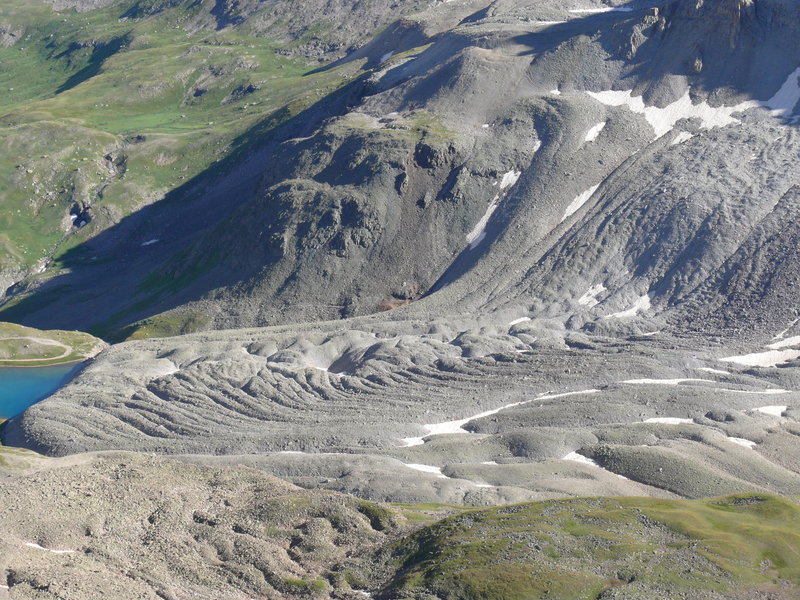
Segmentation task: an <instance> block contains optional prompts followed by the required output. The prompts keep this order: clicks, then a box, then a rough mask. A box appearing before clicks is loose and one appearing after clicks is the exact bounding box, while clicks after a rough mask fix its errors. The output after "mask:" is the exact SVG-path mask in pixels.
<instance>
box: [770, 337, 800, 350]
mask: <svg viewBox="0 0 800 600" xmlns="http://www.w3.org/2000/svg"><path fill="white" fill-rule="evenodd" d="M787 346H800V335H795V336H792V337H788V338H786V339H785V340H781V341H779V342H775V343H774V344H767V348H771V349H772V350H778V349H779V348H786V347H787Z"/></svg>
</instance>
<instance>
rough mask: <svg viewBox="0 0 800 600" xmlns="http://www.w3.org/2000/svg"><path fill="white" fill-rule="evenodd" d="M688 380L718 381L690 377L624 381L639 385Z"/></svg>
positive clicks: (677, 382) (673, 383)
mask: <svg viewBox="0 0 800 600" xmlns="http://www.w3.org/2000/svg"><path fill="white" fill-rule="evenodd" d="M687 381H702V382H703V383H716V382H715V381H713V380H711V379H692V378H690V377H687V378H684V379H627V380H625V381H623V382H622V383H633V384H637V385H679V384H681V383H686V382H687Z"/></svg>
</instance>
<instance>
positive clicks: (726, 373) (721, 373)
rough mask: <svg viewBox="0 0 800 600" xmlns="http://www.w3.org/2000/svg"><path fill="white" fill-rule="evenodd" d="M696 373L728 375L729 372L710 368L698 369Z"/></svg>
mask: <svg viewBox="0 0 800 600" xmlns="http://www.w3.org/2000/svg"><path fill="white" fill-rule="evenodd" d="M697 370H698V371H704V372H706V373H714V374H716V375H730V374H731V372H730V371H723V370H722V369H712V368H711V367H699V368H698V369H697Z"/></svg>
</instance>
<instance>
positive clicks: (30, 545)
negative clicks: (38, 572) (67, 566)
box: [25, 542, 77, 554]
mask: <svg viewBox="0 0 800 600" xmlns="http://www.w3.org/2000/svg"><path fill="white" fill-rule="evenodd" d="M25 545H26V546H27V547H28V548H36V549H37V550H44V551H45V552H50V553H52V554H75V553H76V552H77V550H50V548H45V547H44V546H40V545H39V544H34V543H32V542H28V543H26V544H25Z"/></svg>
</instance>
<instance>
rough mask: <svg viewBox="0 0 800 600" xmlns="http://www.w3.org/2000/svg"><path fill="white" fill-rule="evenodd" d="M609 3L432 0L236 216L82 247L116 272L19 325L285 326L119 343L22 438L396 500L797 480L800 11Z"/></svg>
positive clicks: (148, 329)
mask: <svg viewBox="0 0 800 600" xmlns="http://www.w3.org/2000/svg"><path fill="white" fill-rule="evenodd" d="M478 5H480V6H478ZM611 8H612V7H611V6H605V5H603V6H601V5H599V4H597V3H594V4H589V3H587V4H585V5H581V6H574V7H573V5H572V4H569V5H567V4H564V5H548V6H547V7H542V6H539V5H538V4H532V3H527V2H522V1H520V0H515V1H511V0H509V1H503V2H495V3H491V4H489V3H482V4H481V3H476V4H474V5H473V4H461V3H460V2H459V3H455V2H454V3H447V4H446V5H441V6H440V5H436V6H433V7H432V8H431V9H430V11H428V12H426V13H424V14H421V15H417V16H415V17H414V18H413V19H411V18H409V19H408V20H407V21H404V22H402V23H400V24H397V25H395V26H393V28H391V29H390V31H392V32H395V31H399V30H400V29H402V30H404V31H407V32H412V33H413V35H412V33H409V35H408V36H407V37H403V36H400V37H399V40H400V41H398V42H397V43H398V44H399V45H398V46H396V47H395V48H394V50H395V51H396V54H394V55H390V53H389V51H387V49H386V47H385V46H384V45H383V44H384V43H385V42H387V39H388V40H392V39H395V38H393V37H391V36H390V37H389V38H387V37H386V36H379V37H378V38H376V40H374V41H373V42H372V43H370V44H367V45H366V46H365V47H364V48H363V49H362V54H357V58H358V60H362V61H365V62H364V65H366V66H365V69H366V70H363V69H362V70H360V71H358V75H357V76H354V77H353V78H352V81H351V82H350V83H348V84H346V85H344V86H343V87H342V88H340V89H338V90H337V91H336V92H333V93H332V94H330V95H328V96H326V97H325V98H322V99H320V101H319V102H318V103H317V104H316V105H314V106H313V107H311V108H309V109H308V110H306V111H305V112H302V113H300V115H299V116H298V117H297V118H296V119H294V120H289V121H287V122H285V123H284V124H283V125H282V126H280V127H278V128H277V129H276V130H275V131H273V133H272V134H271V136H272V137H270V139H269V140H268V141H265V144H264V145H263V146H260V148H262V152H263V153H259V154H256V155H254V156H253V157H252V158H251V161H250V162H247V163H243V164H242V165H238V166H237V165H234V166H232V167H231V170H230V171H229V172H228V173H229V178H227V179H226V178H225V177H224V176H223V177H221V178H220V179H219V180H218V183H217V185H218V186H219V187H217V188H215V189H216V190H218V191H220V190H222V191H224V192H225V193H227V194H231V195H234V196H235V200H234V201H233V203H234V204H235V205H231V206H229V207H228V208H229V210H226V211H219V212H218V213H214V214H212V215H209V216H208V217H207V218H205V215H207V213H206V212H202V211H201V214H202V215H203V216H204V218H203V220H202V227H194V223H195V221H194V220H193V219H194V218H195V217H196V214H197V213H193V212H192V211H191V210H189V209H190V208H191V207H194V208H197V207H198V206H200V207H204V206H205V207H207V206H209V204H204V202H206V201H208V202H210V200H209V198H211V197H213V196H203V198H205V199H206V200H202V199H200V200H191V199H184V200H183V201H184V202H185V204H183V205H181V206H177V205H175V206H172V207H169V206H165V205H162V206H159V207H156V208H154V209H153V212H151V213H149V214H147V213H145V215H144V216H143V215H141V214H140V215H139V217H138V218H140V219H145V218H146V217H147V216H149V217H152V219H153V222H154V223H156V226H157V227H158V228H159V229H158V234H157V235H156V234H154V233H153V232H152V231H147V232H145V230H144V229H137V227H139V226H141V227H144V224H146V223H147V221H146V220H140V221H136V218H134V220H133V221H130V222H129V223H131V225H128V227H130V229H126V225H125V224H124V223H123V224H122V225H121V226H120V227H119V228H118V229H116V230H113V231H111V232H109V234H108V235H106V236H102V235H101V236H98V237H97V238H95V239H93V240H92V241H91V242H89V243H87V245H86V247H85V249H86V250H87V251H88V250H91V251H93V252H94V251H96V252H97V253H98V254H97V255H98V256H101V255H102V254H101V251H102V250H104V249H105V248H115V249H114V250H113V251H109V253H108V255H107V260H108V261H109V262H107V263H105V264H97V265H93V264H92V263H91V261H75V263H74V264H73V272H72V273H69V274H64V275H62V276H59V277H56V278H54V279H52V280H51V281H50V282H48V283H47V284H46V285H44V286H42V287H41V288H39V289H38V290H33V293H32V294H31V296H30V297H28V298H18V303H17V304H16V305H15V306H11V307H9V308H8V309H7V310H6V311H5V314H10V315H16V316H18V317H19V318H21V319H23V317H24V319H23V320H25V321H26V322H28V321H30V322H34V323H43V324H44V323H51V322H60V321H63V320H67V321H74V320H76V319H78V318H81V317H82V316H83V315H86V314H89V315H90V318H91V319H92V320H94V321H95V322H98V321H99V322H102V323H103V325H104V326H105V327H106V328H107V329H106V330H107V331H109V330H113V329H114V328H115V327H119V326H120V325H122V326H126V325H130V323H131V322H132V321H133V322H134V323H133V326H132V327H130V328H126V329H123V334H124V335H128V334H131V335H132V336H133V337H144V336H150V337H156V336H158V335H165V334H170V333H174V334H177V333H180V334H184V333H187V332H189V331H191V330H197V329H214V328H223V327H231V328H242V327H245V326H264V325H270V326H271V327H269V328H264V327H253V328H250V329H234V330H228V331H216V330H215V331H207V332H202V333H195V334H192V335H183V336H180V337H174V338H165V339H151V340H143V341H131V342H128V343H125V344H119V345H116V346H113V347H111V348H110V349H109V350H107V351H106V352H104V353H103V354H102V355H101V356H99V357H98V358H97V359H96V360H95V361H94V362H93V363H92V364H91V365H89V366H88V367H87V368H86V369H85V370H84V371H83V372H82V373H81V375H80V376H79V377H78V378H77V379H76V380H75V381H74V382H73V383H71V384H70V385H69V386H67V387H65V388H64V389H62V390H61V391H59V392H58V393H57V394H56V395H54V396H53V397H52V398H50V399H48V400H47V401H45V402H43V403H41V404H39V405H37V406H35V407H33V408H32V409H30V410H29V411H27V412H26V413H25V414H24V415H22V416H21V417H19V418H17V419H14V420H12V421H11V422H9V423H8V424H7V425H6V426H5V429H4V431H3V439H4V442H5V443H8V444H12V445H18V446H26V447H30V448H34V449H37V450H39V451H42V452H45V453H48V454H55V455H65V454H70V453H76V452H81V451H89V450H106V449H120V448H122V449H130V450H145V451H153V452H163V453H174V454H191V455H192V456H191V457H190V458H187V460H193V461H196V462H200V463H204V462H213V463H214V464H218V463H220V464H225V463H226V462H233V463H236V462H238V461H241V460H246V461H247V462H248V463H249V464H252V465H253V466H256V467H258V468H262V469H264V470H266V471H269V472H271V473H275V474H278V475H280V476H283V477H287V478H290V479H292V480H293V481H296V482H298V483H301V484H303V485H306V486H308V487H328V488H331V489H336V490H342V491H353V492H357V493H359V494H361V495H363V496H365V497H370V498H374V499H382V500H385V499H389V500H398V499H402V500H407V501H431V500H436V501H445V502H460V503H467V504H475V505H482V504H491V503H500V502H509V501H520V500H529V499H540V498H553V497H562V496H565V495H571V496H584V495H591V494H594V495H601V494H619V495H651V496H658V497H672V496H681V497H692V498H695V497H702V496H709V495H714V494H726V493H731V492H737V491H760V492H775V493H782V494H796V493H797V490H798V489H800V479H798V477H799V476H798V473H800V462H799V461H798V456H800V454H798V448H800V447H799V446H798V443H797V411H798V408H800V404H798V401H797V396H798V390H800V377H799V376H798V371H797V366H798V359H799V358H800V331H799V330H798V323H797V309H796V306H797V304H796V297H795V294H794V293H793V292H794V288H795V287H796V285H795V283H796V279H797V274H798V263H797V261H796V257H797V254H796V250H795V248H796V244H795V243H794V241H795V238H796V237H797V225H798V224H797V220H796V219H795V218H794V217H795V212H796V206H797V199H798V196H797V190H798V187H797V186H798V181H797V178H798V171H797V169H795V168H793V165H794V164H795V163H796V159H797V156H798V143H799V142H800V139H798V130H797V125H798V121H797V119H798V116H797V115H798V113H797V109H798V106H797V105H798V102H799V101H800V71H798V68H800V67H798V65H800V54H798V49H797V47H796V45H794V43H793V41H792V40H794V39H796V38H797V34H798V27H800V12H798V11H799V10H800V9H799V8H798V5H797V4H796V3H795V2H786V1H781V0H758V1H757V2H738V1H736V2H734V1H732V0H713V1H710V0H707V1H706V2H704V3H699V4H698V3H695V4H686V3H683V2H663V3H631V4H626V5H619V6H617V8H616V9H614V10H607V9H611ZM415 22H416V23H418V24H417V25H414V23H415ZM398 28H400V29H398ZM418 35H422V36H424V37H423V38H421V39H420V38H419V37H418ZM409 45H410V46H411V47H409ZM357 62H358V61H356V60H353V61H350V62H347V61H346V60H345V61H343V62H342V63H340V64H339V65H338V66H337V67H336V68H339V69H345V68H353V69H360V66H356V63H357ZM333 70H335V69H333ZM327 72H330V71H324V69H323V73H327ZM355 73H356V71H353V74H355ZM259 163H260V164H262V168H260V169H259V170H258V171H257V177H256V176H252V179H250V180H249V181H250V182H251V184H252V187H251V188H250V189H251V190H256V191H255V193H253V194H249V193H246V190H245V189H244V186H243V187H237V186H236V185H235V184H236V182H237V181H239V179H238V178H237V176H238V175H239V174H241V173H243V171H237V170H236V169H245V166H246V169H250V168H254V167H255V166H256V165H258V164H259ZM256 180H257V183H256ZM187 212H188V216H187ZM149 236H155V237H157V238H158V239H159V240H164V242H163V243H164V246H167V245H168V244H170V243H172V245H171V246H168V247H167V248H166V250H168V251H164V252H159V251H158V250H159V249H158V244H153V245H151V246H144V248H145V250H142V251H141V256H137V257H131V258H130V259H129V260H128V261H127V262H119V261H117V260H116V259H117V258H121V257H122V256H125V257H127V256H128V254H127V251H128V250H129V249H130V248H132V247H138V248H142V244H143V243H147V241H149V239H150V237H149ZM169 240H173V241H172V242H170V241H169ZM159 243H161V242H159ZM137 244H138V246H137ZM162 248H163V246H162ZM100 262H102V261H99V263H100ZM121 265H122V266H123V267H124V268H121ZM145 273H149V275H148V276H146V277H145ZM87 290H93V291H94V292H95V293H102V295H101V296H100V297H87ZM48 294H49V296H48ZM165 309H171V310H169V311H167V312H162V311H163V310H165ZM384 309H393V310H389V311H384ZM115 313H116V314H115ZM142 317H146V318H145V319H144V320H140V319H141V318H142ZM342 317H346V318H345V319H342ZM326 319H328V320H326ZM295 453H299V454H295ZM209 455H212V456H209Z"/></svg>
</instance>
